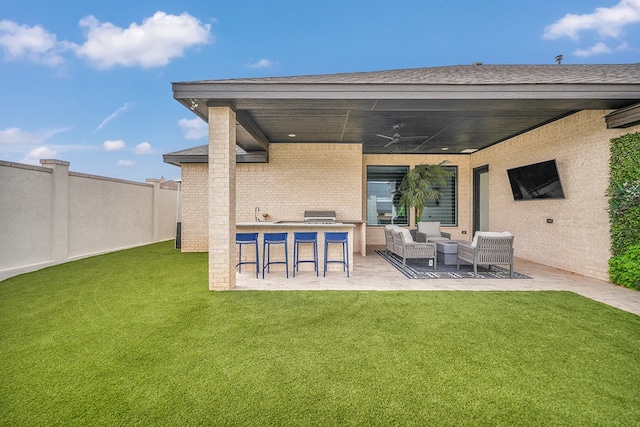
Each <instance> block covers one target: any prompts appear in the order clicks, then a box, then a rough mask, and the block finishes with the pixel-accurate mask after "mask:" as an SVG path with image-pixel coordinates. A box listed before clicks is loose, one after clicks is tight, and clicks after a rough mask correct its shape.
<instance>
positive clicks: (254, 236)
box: [236, 233, 260, 279]
mask: <svg viewBox="0 0 640 427" xmlns="http://www.w3.org/2000/svg"><path fill="white" fill-rule="evenodd" d="M236 245H238V263H237V264H236V267H238V273H242V264H255V266H256V279H257V278H258V271H260V261H259V259H260V257H259V256H258V233H236ZM242 245H255V247H256V259H255V261H242Z"/></svg>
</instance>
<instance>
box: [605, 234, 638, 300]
mask: <svg viewBox="0 0 640 427" xmlns="http://www.w3.org/2000/svg"><path fill="white" fill-rule="evenodd" d="M609 275H610V276H611V280H612V281H613V282H614V283H616V284H618V285H622V286H626V287H627V288H631V289H636V290H640V244H636V245H633V246H631V247H630V248H629V249H628V250H627V251H626V252H625V253H623V254H622V255H616V256H614V257H613V258H611V259H610V260H609Z"/></svg>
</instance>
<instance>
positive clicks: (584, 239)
mask: <svg viewBox="0 0 640 427" xmlns="http://www.w3.org/2000/svg"><path fill="white" fill-rule="evenodd" d="M608 113H610V111H605V110H598V111H581V112H578V113H576V114H573V115H571V116H568V117H565V118H563V119H561V120H557V121H555V122H552V123H549V124H547V125H545V126H542V127H540V128H537V129H534V130H532V131H530V132H527V133H525V134H522V135H519V136H517V137H514V138H511V139H509V140H507V141H504V142H502V143H500V144H496V145H494V146H492V147H489V148H487V149H484V150H481V151H479V152H477V153H474V154H472V155H469V156H467V155H455V154H454V155H362V154H361V147H360V146H359V145H341V144H272V145H271V147H270V162H269V163H267V164H238V165H237V178H238V179H237V212H236V221H237V222H251V221H254V209H255V208H256V207H257V206H258V207H260V212H259V214H260V215H261V214H264V213H266V214H268V215H269V219H270V220H300V219H301V218H302V216H303V212H304V210H305V209H335V210H336V211H337V215H338V218H342V219H363V218H365V216H366V205H365V203H366V200H365V199H366V168H367V166H369V165H389V166H390V165H405V166H409V167H414V166H415V165H418V164H421V163H430V164H433V163H439V162H441V161H442V160H448V161H449V164H450V165H452V166H457V167H458V177H457V179H458V182H457V183H458V206H457V209H458V225H457V226H456V227H446V231H447V232H450V233H451V235H452V239H460V240H471V239H472V237H473V236H472V232H473V229H472V227H473V213H472V208H473V206H472V205H473V189H472V184H473V183H472V180H473V169H474V168H477V167H480V166H484V165H488V166H489V229H490V230H493V231H510V232H511V233H513V234H514V235H515V237H516V238H515V241H514V249H515V256H516V257H518V258H523V259H527V260H530V261H534V262H537V263H540V264H544V265H549V266H552V267H556V268H560V269H563V270H567V271H571V272H575V273H577V274H582V275H585V276H590V277H594V278H597V279H601V280H608V259H609V258H610V238H609V218H608V214H607V207H608V199H607V197H606V194H605V193H606V188H607V186H608V179H609V145H610V140H611V139H612V138H615V137H618V136H620V135H624V134H626V133H632V132H638V131H640V126H634V127H630V128H626V129H607V128H606V123H605V120H604V117H605V116H606V115H607V114H608ZM550 159H555V160H556V161H557V164H558V169H559V173H560V177H561V180H562V184H563V188H564V192H565V199H560V200H530V201H517V202H516V201H514V200H513V196H512V194H511V188H510V185H509V181H508V177H507V173H506V170H507V169H510V168H513V167H517V166H524V165H527V164H531V163H537V162H540V161H545V160H550ZM182 174H183V195H182V196H183V202H184V204H183V250H197V251H206V250H207V248H208V246H207V242H206V241H204V240H203V239H206V236H207V232H206V223H207V212H206V203H202V202H200V203H198V200H202V197H203V196H202V195H203V194H204V195H206V174H207V168H206V165H183V168H182ZM203 186H204V187H203ZM204 197H206V196H204ZM411 215H413V213H411ZM260 218H261V219H262V217H261V216H260ZM547 219H553V223H551V224H548V223H547ZM189 221H191V224H190V223H189ZM411 224H413V219H411ZM203 227H204V230H203ZM409 228H412V227H409ZM354 234H355V235H356V237H357V234H358V233H354ZM366 236H367V237H366V238H367V244H368V245H383V244H384V232H383V228H382V227H377V226H369V227H367V233H366ZM187 240H188V241H187ZM356 244H358V243H356ZM185 248H186V249H185Z"/></svg>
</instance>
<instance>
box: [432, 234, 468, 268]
mask: <svg viewBox="0 0 640 427" xmlns="http://www.w3.org/2000/svg"><path fill="white" fill-rule="evenodd" d="M458 242H464V240H447V241H441V242H435V244H436V251H437V252H438V261H439V262H441V263H442V264H444V265H456V264H457V262H458ZM460 264H469V263H468V262H466V261H462V260H461V261H460Z"/></svg>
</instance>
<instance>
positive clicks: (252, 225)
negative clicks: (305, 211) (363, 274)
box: [236, 221, 366, 275]
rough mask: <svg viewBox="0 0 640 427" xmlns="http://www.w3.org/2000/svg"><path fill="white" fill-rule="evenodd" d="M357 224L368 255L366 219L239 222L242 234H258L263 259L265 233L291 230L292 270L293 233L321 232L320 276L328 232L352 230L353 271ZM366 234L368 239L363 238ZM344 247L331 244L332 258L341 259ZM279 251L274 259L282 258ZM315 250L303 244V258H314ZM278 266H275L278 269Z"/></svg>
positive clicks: (308, 265) (304, 266) (306, 266)
mask: <svg viewBox="0 0 640 427" xmlns="http://www.w3.org/2000/svg"><path fill="white" fill-rule="evenodd" d="M357 226H360V229H361V232H360V246H361V248H360V252H361V253H362V255H365V254H366V241H365V240H366V229H365V223H364V221H342V222H336V223H332V224H318V223H307V222H304V221H259V222H239V223H236V231H237V232H238V233H258V242H259V246H260V247H259V252H260V258H261V260H262V240H263V237H262V235H263V233H284V232H288V233H289V235H288V247H289V248H288V249H289V270H290V271H291V270H292V268H293V233H294V232H313V231H316V232H317V233H318V267H319V272H320V275H322V269H323V263H324V233H325V231H328V232H348V233H349V249H348V253H349V267H350V270H353V249H354V243H355V241H354V231H355V229H356V227H357ZM363 236H364V238H363ZM248 252H250V251H246V252H243V258H245V254H246V253H248ZM341 253H342V250H341V249H340V246H339V245H330V247H329V257H330V259H336V258H338V259H340V258H341ZM276 254H277V252H274V248H272V252H271V256H272V258H274V257H278V255H276ZM312 258H313V252H312V251H311V245H309V244H303V245H301V246H300V259H312ZM276 267H279V266H274V270H275V268H276ZM299 269H300V271H309V270H313V265H312V264H311V263H302V264H300V268H299ZM334 269H335V265H334V266H332V267H331V270H334Z"/></svg>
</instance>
